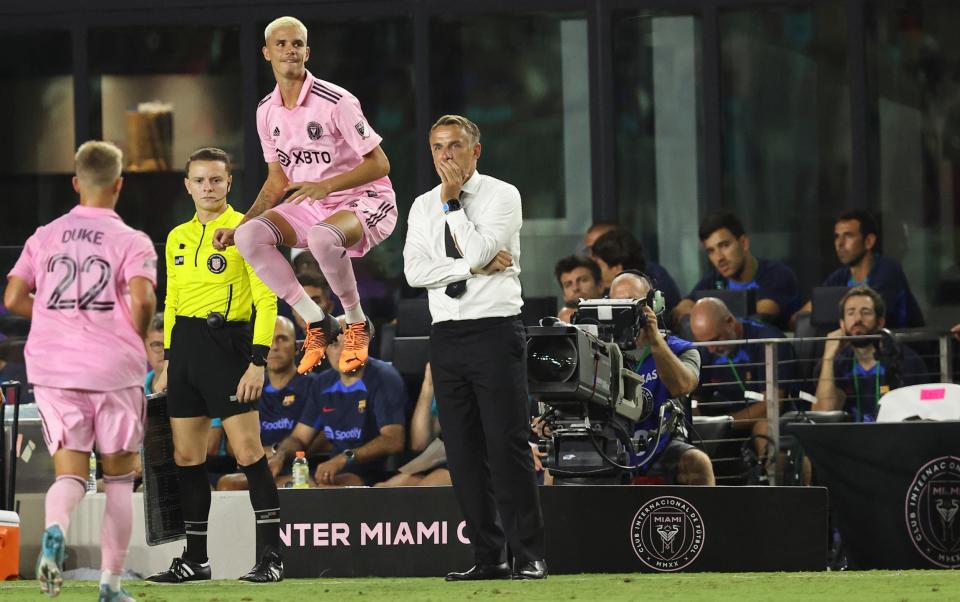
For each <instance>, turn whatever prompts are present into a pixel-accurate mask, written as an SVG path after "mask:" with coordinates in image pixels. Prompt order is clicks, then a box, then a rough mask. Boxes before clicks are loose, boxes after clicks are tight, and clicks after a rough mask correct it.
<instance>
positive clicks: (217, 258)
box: [207, 253, 227, 274]
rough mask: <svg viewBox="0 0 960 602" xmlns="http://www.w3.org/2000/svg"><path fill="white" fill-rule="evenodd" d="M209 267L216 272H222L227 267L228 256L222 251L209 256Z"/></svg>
mask: <svg viewBox="0 0 960 602" xmlns="http://www.w3.org/2000/svg"><path fill="white" fill-rule="evenodd" d="M207 269H208V270H210V271H211V272H213V273H214V274H220V273H222V272H223V271H224V270H225V269H227V258H226V257H224V256H223V255H221V254H220V253H214V254H213V255H211V256H210V257H207Z"/></svg>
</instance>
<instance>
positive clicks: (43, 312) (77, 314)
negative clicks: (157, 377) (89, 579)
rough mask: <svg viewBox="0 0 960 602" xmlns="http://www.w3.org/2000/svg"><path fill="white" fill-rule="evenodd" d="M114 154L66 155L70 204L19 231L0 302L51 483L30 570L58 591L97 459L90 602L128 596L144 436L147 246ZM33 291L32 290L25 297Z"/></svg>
mask: <svg viewBox="0 0 960 602" xmlns="http://www.w3.org/2000/svg"><path fill="white" fill-rule="evenodd" d="M122 163H123V155H122V153H121V152H120V149H118V148H117V147H116V146H114V145H112V144H110V143H107V142H96V141H91V142H86V143H84V144H83V145H82V146H80V149H79V150H78V151H77V154H76V176H74V178H73V188H74V190H76V191H77V192H78V193H79V194H80V204H79V205H78V206H76V207H74V208H73V209H72V210H71V211H70V212H69V213H67V214H66V215H64V216H62V217H60V218H58V219H56V220H54V221H52V222H51V223H49V224H47V225H46V226H41V227H40V228H37V231H36V232H35V233H34V234H33V236H31V237H30V238H29V239H27V242H26V245H24V249H23V253H22V254H21V255H20V258H19V259H18V260H17V263H16V265H15V266H14V267H13V269H12V270H11V271H10V273H9V275H8V276H7V278H8V282H7V288H6V292H5V293H4V297H3V302H4V304H5V305H6V306H7V307H8V308H9V309H10V311H11V312H13V313H15V314H17V315H20V316H24V317H29V318H31V319H32V321H31V326H30V335H29V337H28V338H27V345H26V348H25V351H24V355H25V357H26V363H27V378H28V380H29V381H30V383H31V384H32V385H33V389H34V393H35V395H36V399H37V407H38V409H39V410H40V415H41V418H42V421H43V433H44V437H45V438H46V443H47V447H48V448H49V450H50V454H51V455H52V456H53V464H54V469H55V471H56V480H55V481H54V483H53V485H52V486H51V487H50V489H49V490H48V491H47V497H46V530H45V531H44V533H43V541H42V544H41V553H40V558H39V560H38V561H37V578H38V579H39V580H40V589H41V590H42V591H43V592H44V593H46V594H48V595H50V596H56V595H57V594H58V593H60V585H61V583H62V576H61V573H62V571H63V558H64V546H65V543H64V537H65V535H66V533H67V531H68V529H69V526H70V513H71V512H72V511H73V509H74V508H75V507H76V506H77V504H78V503H79V502H80V500H81V499H82V498H83V496H84V493H85V492H86V484H87V475H88V470H89V459H90V452H91V451H92V450H93V447H94V444H96V448H97V451H98V452H100V457H101V459H102V462H103V474H104V479H103V481H104V489H105V490H106V493H107V505H106V508H105V509H104V520H103V526H102V528H101V549H102V557H101V568H102V571H103V573H102V577H101V579H100V600H101V601H110V602H114V601H128V600H129V601H132V600H134V598H132V597H131V596H130V594H129V593H128V592H127V591H126V590H124V589H123V588H122V587H121V585H120V575H121V574H122V573H123V564H124V561H125V560H126V555H127V546H128V545H129V543H130V532H131V530H132V528H133V505H132V495H133V478H134V465H135V460H136V458H137V453H138V452H139V450H140V444H141V443H142V441H143V420H144V415H145V411H146V401H145V399H144V396H143V380H144V377H145V376H146V359H147V356H146V350H145V347H144V339H145V337H146V336H147V329H148V326H149V324H150V318H151V316H153V312H154V309H155V308H156V297H155V295H154V287H155V286H156V279H157V254H156V251H154V248H153V244H152V243H151V242H150V239H149V238H148V237H147V235H146V234H144V233H143V232H140V231H138V230H134V229H133V228H131V227H129V226H127V225H126V224H124V223H123V220H121V219H120V216H119V215H117V213H116V212H115V211H114V208H115V207H116V205H117V197H118V196H119V194H120V188H121V187H122V185H123V178H121V177H120V169H121V166H122ZM31 292H33V294H31Z"/></svg>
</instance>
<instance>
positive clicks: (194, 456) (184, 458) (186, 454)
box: [173, 447, 207, 466]
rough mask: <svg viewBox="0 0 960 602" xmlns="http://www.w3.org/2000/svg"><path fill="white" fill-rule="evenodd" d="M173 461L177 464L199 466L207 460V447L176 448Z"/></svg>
mask: <svg viewBox="0 0 960 602" xmlns="http://www.w3.org/2000/svg"><path fill="white" fill-rule="evenodd" d="M173 461H174V463H175V464H176V465H177V466H198V465H200V464H203V463H204V462H206V461H207V452H206V448H203V449H181V448H179V447H177V448H174V450H173Z"/></svg>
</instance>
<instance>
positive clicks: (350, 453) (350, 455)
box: [343, 449, 357, 466]
mask: <svg viewBox="0 0 960 602" xmlns="http://www.w3.org/2000/svg"><path fill="white" fill-rule="evenodd" d="M343 457H344V458H346V459H347V465H348V466H349V465H350V464H353V461H354V460H356V459H357V452H356V451H355V450H352V449H345V450H343Z"/></svg>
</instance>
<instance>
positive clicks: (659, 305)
mask: <svg viewBox="0 0 960 602" xmlns="http://www.w3.org/2000/svg"><path fill="white" fill-rule="evenodd" d="M623 274H630V275H633V276H637V277H638V278H643V279H644V280H646V282H647V284H648V285H650V290H649V291H647V296H646V297H645V298H644V299H643V301H644V303H646V304H647V306H648V307H649V308H650V309H652V310H653V313H655V314H657V316H658V317H659V316H660V314H662V313H663V311H664V310H665V309H666V308H667V302H666V299H665V298H664V296H663V293H662V292H660V290H659V289H657V287H656V286H654V283H653V278H651V277H650V276H648V275H646V274H644V273H643V272H641V271H640V270H634V269H629V270H623V271H622V272H620V273H619V274H617V276H618V277H619V276H621V275H623Z"/></svg>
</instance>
